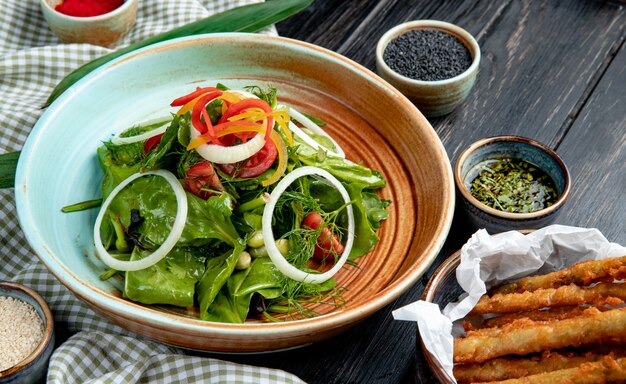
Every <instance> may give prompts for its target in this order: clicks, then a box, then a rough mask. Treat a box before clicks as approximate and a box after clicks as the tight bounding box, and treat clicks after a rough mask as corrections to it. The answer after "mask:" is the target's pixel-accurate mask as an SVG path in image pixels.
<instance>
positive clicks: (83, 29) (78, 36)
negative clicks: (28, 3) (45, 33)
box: [40, 0, 137, 47]
mask: <svg viewBox="0 0 626 384" xmlns="http://www.w3.org/2000/svg"><path fill="white" fill-rule="evenodd" d="M64 1H65V0H40V4H41V10H42V12H43V16H44V18H45V19H46V21H47V22H48V26H49V27H50V29H51V30H52V31H53V32H54V33H55V34H56V35H57V36H58V37H59V38H60V39H61V41H63V42H64V43H87V44H93V45H100V46H103V47H112V46H113V45H114V44H115V43H116V42H117V41H119V40H120V39H121V38H122V37H124V36H126V35H127V34H128V32H130V30H131V29H132V28H133V25H134V24H135V19H136V18H137V0H125V1H124V2H123V3H122V4H121V5H120V6H118V7H117V8H115V9H112V10H110V11H109V12H106V13H103V14H96V15H94V16H74V15H68V14H66V13H63V12H67V11H62V10H61V9H58V8H57V6H59V4H61V3H63V2H64ZM83 7H84V6H83ZM83 10H88V9H85V8H83ZM68 13H69V12H68ZM96 13H97V12H96Z"/></svg>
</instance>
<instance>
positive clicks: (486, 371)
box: [454, 352, 605, 383]
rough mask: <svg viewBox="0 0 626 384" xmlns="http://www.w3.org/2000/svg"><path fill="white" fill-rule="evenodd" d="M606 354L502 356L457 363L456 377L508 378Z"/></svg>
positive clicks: (462, 379)
mask: <svg viewBox="0 0 626 384" xmlns="http://www.w3.org/2000/svg"><path fill="white" fill-rule="evenodd" d="M604 356H605V355H599V354H595V353H586V354H584V355H570V356H566V355H562V354H560V353H556V352H552V353H546V354H545V356H541V357H537V358H512V357H500V358H497V359H492V360H488V361H485V362H484V363H481V364H460V365H459V364H457V365H455V366H454V377H455V378H456V379H457V381H458V382H459V383H473V382H476V381H498V380H507V379H514V378H518V377H523V376H530V375H536V374H538V373H544V372H552V371H557V370H560V369H567V368H574V367H578V366H579V365H580V364H582V363H586V362H593V361H598V360H600V359H602V358H603V357H604Z"/></svg>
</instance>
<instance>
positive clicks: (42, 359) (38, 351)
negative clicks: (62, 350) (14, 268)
mask: <svg viewBox="0 0 626 384" xmlns="http://www.w3.org/2000/svg"><path fill="white" fill-rule="evenodd" d="M0 296H9V297H12V298H14V299H17V300H21V301H23V302H25V303H28V304H30V305H32V306H33V307H34V308H35V311H36V312H37V314H38V315H39V317H40V318H41V321H42V322H43V326H44V333H43V338H42V339H41V342H40V343H39V345H38V346H37V348H35V350H34V351H33V352H31V354H30V355H28V356H26V358H25V359H24V360H22V361H20V362H19V363H17V365H14V366H13V367H11V368H8V369H5V370H4V371H0V384H9V383H11V384H21V383H24V384H32V383H39V382H44V381H45V376H46V372H47V370H48V361H49V360H50V355H52V350H53V349H54V320H53V319H52V312H51V311H50V308H49V307H48V304H46V302H45V300H44V299H43V298H42V297H41V296H40V295H39V294H38V293H37V292H35V291H33V290H32V289H30V288H28V287H25V286H23V285H21V284H17V283H10V282H2V281H0Z"/></svg>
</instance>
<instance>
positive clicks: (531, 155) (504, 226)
mask: <svg viewBox="0 0 626 384" xmlns="http://www.w3.org/2000/svg"><path fill="white" fill-rule="evenodd" d="M505 157H512V158H516V159H521V160H525V161H527V162H529V163H531V164H533V165H535V166H537V167H539V168H540V169H542V170H543V171H545V172H546V173H547V174H548V175H549V176H550V177H551V178H552V180H553V181H554V183H555V185H556V189H557V194H558V196H559V197H558V199H557V201H556V202H555V203H554V204H553V205H551V206H550V207H548V208H545V209H541V210H539V211H535V212H531V213H512V212H503V211H499V210H497V209H494V208H491V207H488V206H486V205H485V204H482V203H481V202H480V201H478V200H477V199H476V198H475V197H473V196H472V194H471V193H470V187H471V182H472V178H473V177H475V175H473V174H472V172H471V171H472V169H473V168H474V167H475V166H476V165H477V164H479V163H481V162H483V161H485V160H489V159H499V158H505ZM454 178H455V182H456V186H457V195H458V199H459V204H460V205H461V206H462V208H463V211H464V212H465V214H466V216H467V219H468V220H469V222H470V224H471V225H472V226H473V227H474V229H480V228H485V229H487V230H488V231H489V232H491V233H498V232H504V231H508V230H512V229H523V228H542V227H544V226H546V225H548V224H550V223H552V222H554V220H555V219H556V217H557V215H558V213H559V212H560V209H561V207H562V206H563V205H564V204H565V201H566V200H567V198H568V197H569V193H570V176H569V172H568V170H567V167H566V166H565V163H563V160H561V158H560V157H559V156H558V155H557V154H556V153H555V152H554V151H552V150H551V149H550V148H548V147H546V146H545V145H543V144H541V143H539V142H537V141H535V140H532V139H528V138H525V137H519V136H498V137H492V138H487V139H483V140H479V141H477V142H475V143H474V144H472V145H470V146H469V147H468V148H467V149H466V150H465V151H464V152H463V153H462V154H461V155H460V156H459V159H458V160H457V163H456V165H455V169H454Z"/></svg>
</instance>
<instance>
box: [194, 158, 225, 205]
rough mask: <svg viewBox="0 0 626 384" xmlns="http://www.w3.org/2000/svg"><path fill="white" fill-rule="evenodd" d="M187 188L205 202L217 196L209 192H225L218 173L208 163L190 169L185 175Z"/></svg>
mask: <svg viewBox="0 0 626 384" xmlns="http://www.w3.org/2000/svg"><path fill="white" fill-rule="evenodd" d="M185 187H186V188H187V190H188V191H189V192H191V193H193V194H194V195H196V196H198V197H200V198H202V199H205V200H206V199H208V198H209V197H211V196H213V195H215V193H211V192H210V191H209V190H217V191H224V186H223V185H222V182H221V181H220V179H219V177H218V176H217V172H215V169H213V166H212V165H211V163H210V162H208V161H203V162H201V163H198V164H196V165H194V166H192V167H191V168H189V171H187V174H186V175H185Z"/></svg>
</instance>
